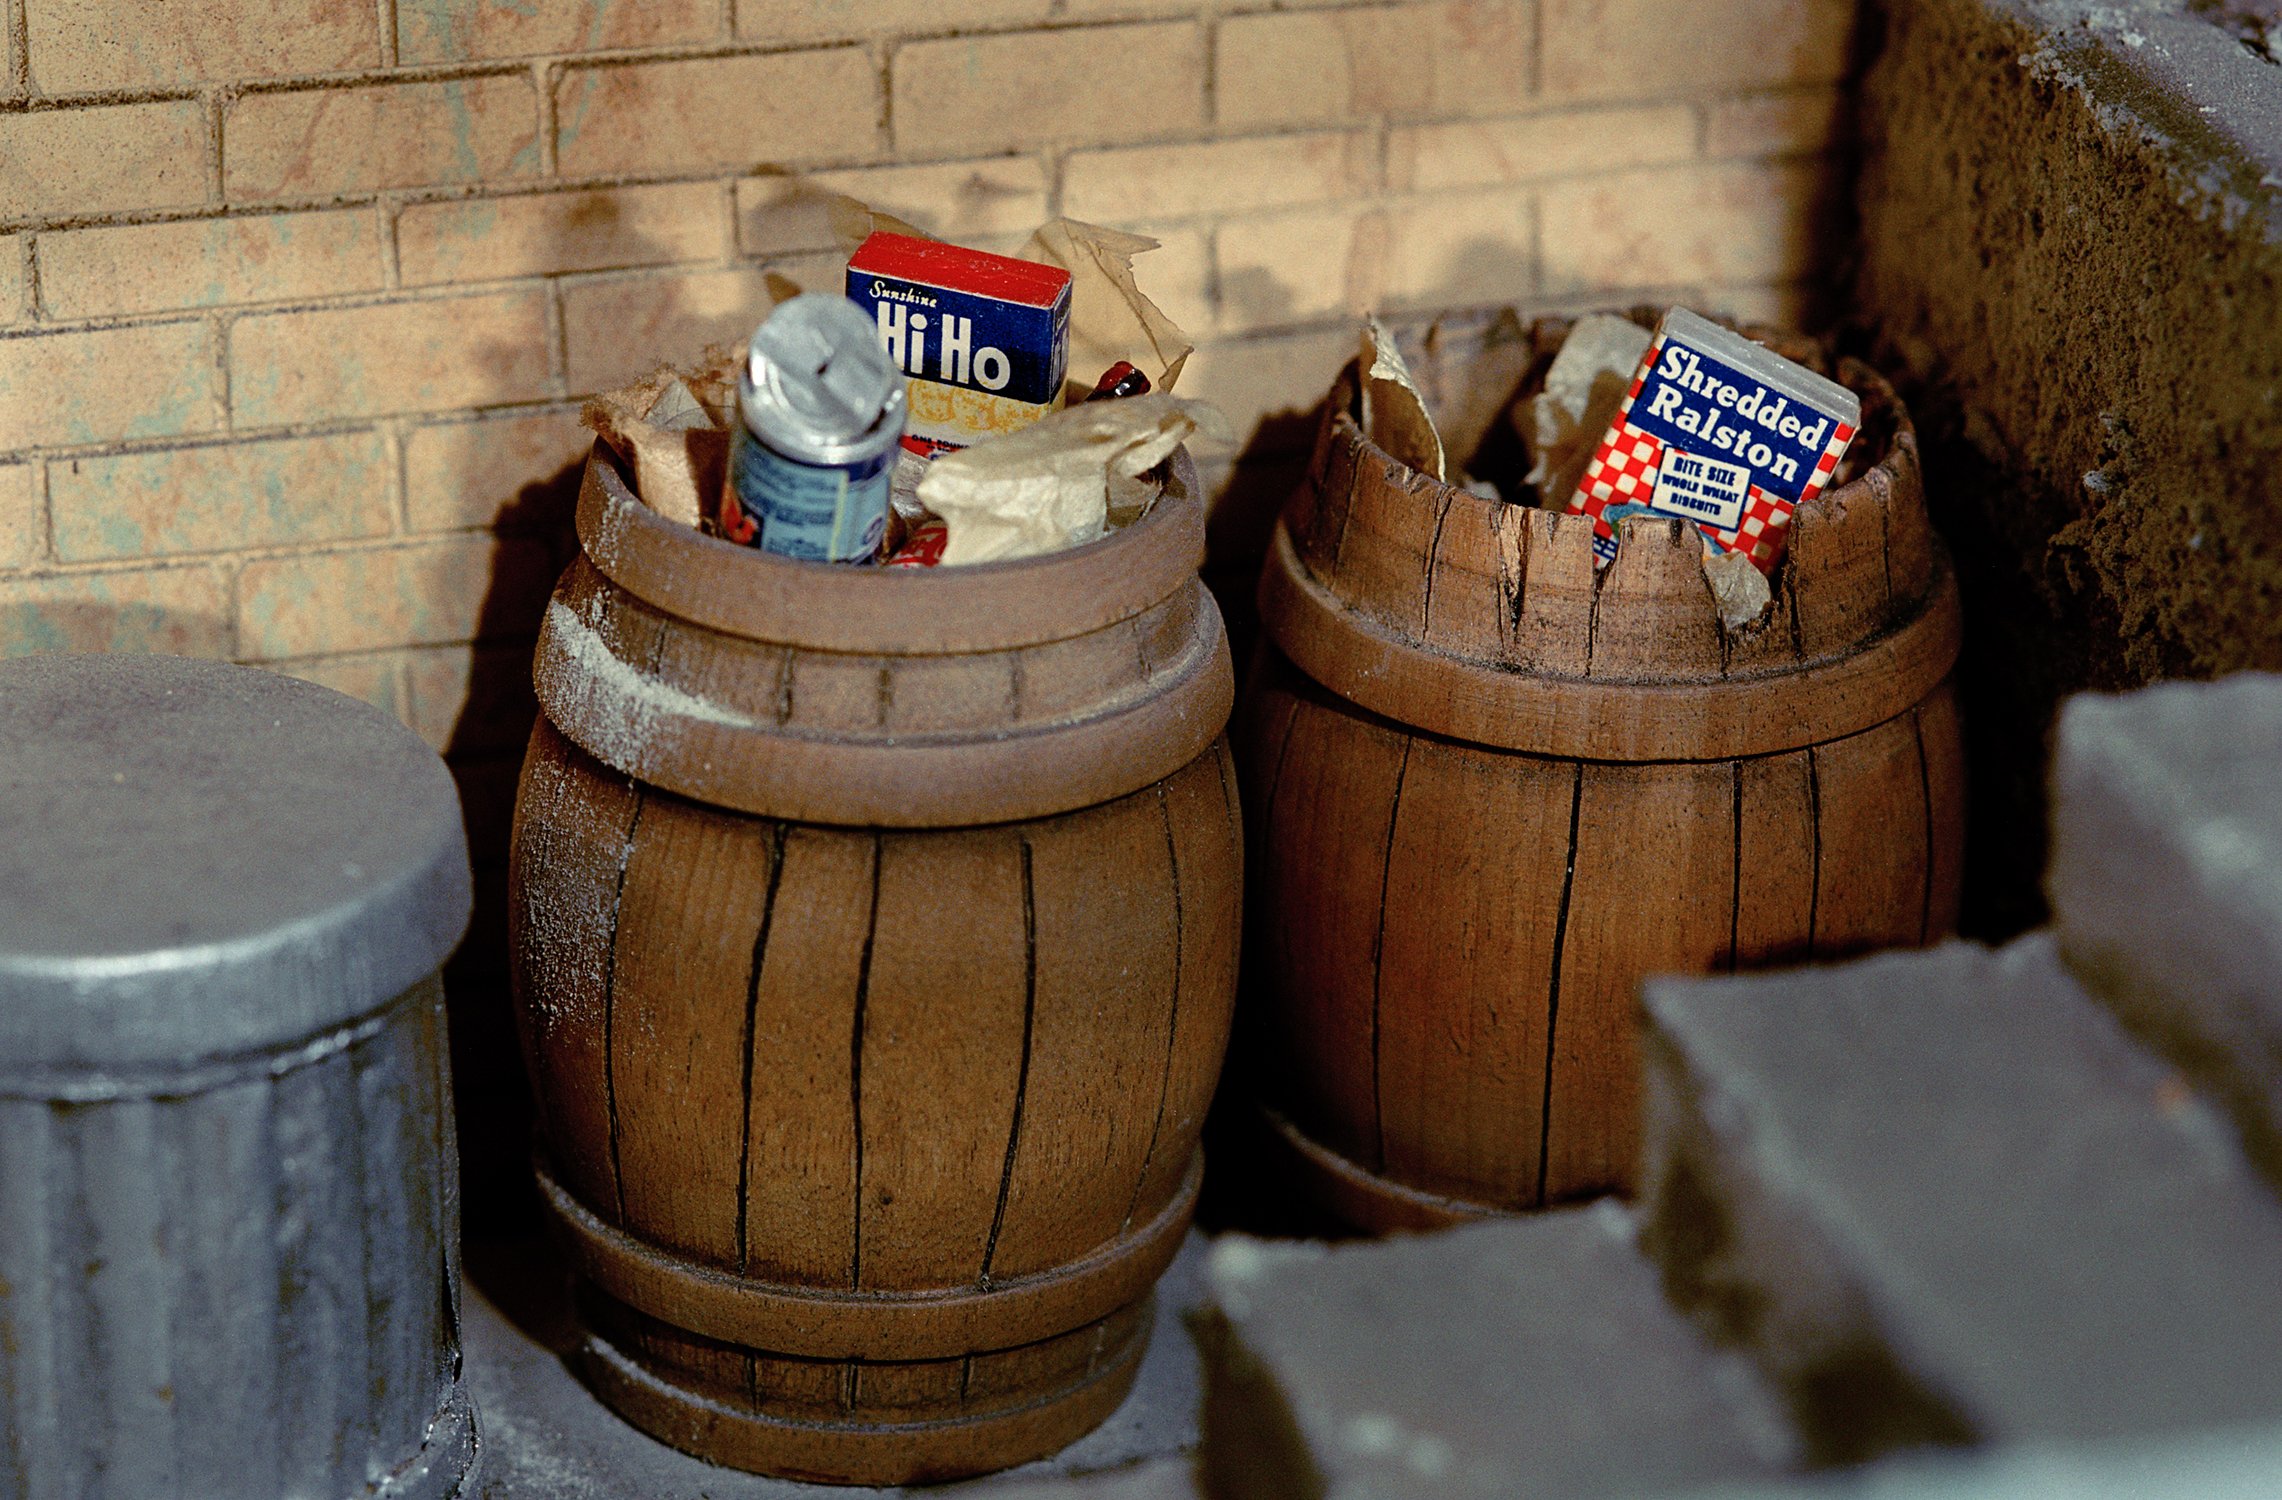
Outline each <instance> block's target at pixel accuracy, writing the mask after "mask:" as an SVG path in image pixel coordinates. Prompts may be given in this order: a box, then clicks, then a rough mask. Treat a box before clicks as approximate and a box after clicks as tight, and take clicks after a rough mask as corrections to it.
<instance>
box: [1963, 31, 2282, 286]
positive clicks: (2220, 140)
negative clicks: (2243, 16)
mask: <svg viewBox="0 0 2282 1500" xmlns="http://www.w3.org/2000/svg"><path fill="white" fill-rule="evenodd" d="M1989 3H1990V4H1991V7H1992V9H1994V10H1996V11H1997V12H1999V13H2000V14H2004V15H2009V16H2010V17H2012V18H2013V19H2014V20H2015V21H2016V22H2018V23H2019V24H2020V25H2021V26H2022V27H2023V28H2025V29H2026V31H2027V33H2028V35H2026V36H2024V37H2023V39H2022V41H2023V46H2022V51H2021V57H2020V60H2021V63H2022V65H2023V66H2024V67H2027V68H2028V69H2029V70H2030V71H2031V72H2033V73H2035V74H2036V75H2038V76H2039V77H2043V78H2047V79H2049V80H2051V81H2052V82H2054V83H2055V84H2058V85H2059V86H2061V87H2063V88H2069V89H2073V90H2075V91H2077V92H2079V93H2081V94H2082V95H2083V96H2084V99H2085V102H2086V104H2087V105H2088V106H2089V107H2090V109H2091V110H2092V113H2093V115H2094V116H2095V117H2096V118H2097V119H2098V120H2099V121H2100V123H2101V124H2102V125H2103V126H2104V127H2105V128H2107V129H2108V130H2109V131H2111V132H2113V133H2117V134H2130V135H2134V136H2137V137H2138V138H2139V139H2141V140H2142V141H2144V142H2146V143H2147V144H2149V145H2151V146H2153V147H2155V148H2157V150H2158V151H2159V152H2160V153H2161V154H2162V155H2163V156H2164V157H2166V158H2167V159H2168V161H2169V163H2170V166H2171V170H2172V173H2173V176H2174V178H2175V182H2176V186H2178V187H2179V189H2180V190H2181V193H2182V198H2181V201H2182V202H2188V203H2195V202H2198V201H2199V202H2200V203H2202V204H2203V205H2204V206H2206V207H2207V208H2208V209H2209V210H2210V211H2212V212H2214V213H2215V214H2216V216H2217V218H2218V220H2219V223H2220V226H2221V227H2222V228H2223V229H2226V230H2228V231H2230V232H2231V231H2232V230H2233V229H2235V228H2236V226H2237V225H2239V224H2240V223H2242V222H2243V221H2244V220H2246V219H2256V220H2258V221H2260V222H2262V223H2263V225H2264V228H2265V233H2266V237H2267V238H2268V239H2269V240H2270V241H2273V242H2277V243H2282V66H2277V65H2276V64H2275V63H2273V62H2269V61H2267V60H2265V59H2263V58H2261V57H2259V56H2257V55H2255V54H2254V53H2252V52H2251V51H2250V49H2249V48H2248V47H2247V46H2246V45H2245V44H2244V43H2243V42H2242V41H2241V40H2240V39H2239V38H2237V37H2236V36H2234V35H2232V34H2231V33H2229V32H2227V31H2226V30H2223V29H2222V28H2220V27H2219V26H2217V25H2215V24H2213V22H2211V21H2210V20H2208V19H2206V18H2205V17H2203V16H2199V15H2195V14H2193V13H2191V12H2188V11H2187V10H2186V9H2185V7H2184V6H2182V5H2178V4H2175V3H2173V4H2151V3H2147V0H2141V3H2140V4H2137V5H2116V4H2091V3H2085V0H1989Z"/></svg>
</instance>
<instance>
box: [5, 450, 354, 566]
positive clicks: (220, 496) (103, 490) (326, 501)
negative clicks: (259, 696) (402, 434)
mask: <svg viewBox="0 0 2282 1500" xmlns="http://www.w3.org/2000/svg"><path fill="white" fill-rule="evenodd" d="M392 489H393V486H392V485H391V484H390V482H389V463H388V444H387V443H386V442H385V441H383V440H382V438H381V436H380V434H378V433H375V432H352V433H340V434H336V435H334V436H330V437H313V438H285V439H280V440H277V441H274V442H257V443H216V444H206V445H203V446H200V447H196V448H169V449H161V450H159V451H156V452H148V453H128V454H120V455H116V456H113V457H108V458H71V459H64V458H59V459H55V460H52V461H51V462H50V463H49V464H48V502H49V505H50V506H51V507H52V509H53V510H54V513H55V550H56V556H57V557H58V558H60V559H61V560H63V561H64V562H100V561H104V560H106V559H110V558H123V557H163V556H166V555H168V554H170V553H177V552H223V551H230V550H233V549H236V548H240V547H268V546H276V545H279V544H282V543H293V542H331V541H341V540H344V539H347V538H350V537H364V536H381V535H384V534H386V532H387V531H388V529H389V517H390V513H391V511H392V509H393V508H394V496H393V495H392V493H391V491H392Z"/></svg>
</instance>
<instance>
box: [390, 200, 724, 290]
mask: <svg viewBox="0 0 2282 1500" xmlns="http://www.w3.org/2000/svg"><path fill="white" fill-rule="evenodd" d="M727 242H728V221H727V217H726V214H725V211H724V205H723V203H722V201H721V188H720V186H719V185H718V184H716V183H710V182H675V183H662V184H659V185H657V186H653V187H624V188H609V189H596V190H594V191H591V192H573V193H524V194H518V195H516V196H513V197H507V198H468V199H461V200H458V201H454V202H450V203H415V204H413V205H412V206H410V207H409V208H406V209H405V210H404V211H403V213H402V214H401V215H399V216H398V218H397V221H396V255H397V263H398V265H399V266H401V267H402V270H403V276H404V283H405V285H407V286H424V285H427V284H429V283H432V282H439V281H459V282H465V281H495V280H501V279H504V278H506V277H510V276H538V275H544V274H546V273H547V272H550V271H602V270H610V269H613V268H616V267H619V266H649V265H659V264H663V263H667V262H671V261H678V260H714V259H718V258H720V257H721V256H723V255H724V254H726V253H727V251H728V243H727Z"/></svg>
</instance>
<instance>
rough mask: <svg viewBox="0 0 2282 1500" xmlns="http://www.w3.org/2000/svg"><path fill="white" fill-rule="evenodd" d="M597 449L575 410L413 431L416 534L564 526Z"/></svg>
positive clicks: (409, 476) (409, 451)
mask: <svg viewBox="0 0 2282 1500" xmlns="http://www.w3.org/2000/svg"><path fill="white" fill-rule="evenodd" d="M593 443H594V434H593V433H591V432H589V431H587V430H586V428H585V427H584V426H582V425H580V423H579V419H578V413H577V412H576V411H575V410H572V409H569V408H563V409H558V410H555V411H546V412H539V413H536V414H532V415H517V416H508V417H482V418H478V419H476V420H475V421H471V422H437V423H433V424H430V425H427V426H421V427H415V428H413V429H411V431H409V432H407V433H406V434H405V435H404V499H405V506H406V511H407V514H408V515H409V516H410V519H411V524H412V529H413V530H414V531H462V530H467V529H470V528H475V527H499V528H506V529H515V528H524V527H530V528H555V527H560V526H561V525H562V524H563V523H565V522H567V521H568V520H569V519H570V513H571V510H570V508H571V506H572V504H574V503H575V502H576V499H577V496H578V467H579V465H580V463H581V462H582V461H583V460H584V459H585V457H586V451H587V449H588V448H590V447H592V446H593ZM566 470H567V471H568V472H567V473H566V472H565V471H566Z"/></svg>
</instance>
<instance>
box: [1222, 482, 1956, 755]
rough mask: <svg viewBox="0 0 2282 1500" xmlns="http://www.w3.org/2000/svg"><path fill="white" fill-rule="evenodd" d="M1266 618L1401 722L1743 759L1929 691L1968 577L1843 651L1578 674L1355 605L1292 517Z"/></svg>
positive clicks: (1584, 751) (1553, 744)
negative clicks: (1415, 633) (1737, 665)
mask: <svg viewBox="0 0 2282 1500" xmlns="http://www.w3.org/2000/svg"><path fill="white" fill-rule="evenodd" d="M1260 606H1261V607H1260V614H1261V621H1262V625H1263V627H1264V628H1265V630H1266V632H1267V634H1268V637H1269V639H1270V640H1272V641H1273V642H1274V643H1275V645H1276V647H1277V649H1279V650H1280V651H1282V652H1283V654H1284V655H1285V656H1286V657H1287V658H1288V659H1289V660H1290V661H1291V663H1292V664H1293V665H1294V666H1296V667H1298V668H1299V669H1300V670H1301V671H1302V672H1305V673H1306V674H1307V675H1308V676H1309V677H1312V678H1313V679H1315V681H1316V682H1318V683H1319V684H1321V685H1322V686H1323V687H1325V688H1327V689H1329V690H1330V691H1331V692H1333V693H1335V694H1337V695H1338V696H1340V697H1342V698H1345V699H1347V700H1348V701H1349V702H1351V703H1354V704H1355V705H1356V706H1358V707H1360V708H1363V709H1367V710H1369V711H1370V712H1372V713H1375V714H1378V715H1380V716H1381V717H1384V718H1387V719H1392V720H1394V721H1396V722H1397V723H1400V724H1404V725H1409V726H1415V727H1416V728H1418V729H1421V730H1424V731H1426V732H1428V733H1431V734H1436V735H1440V736H1443V737H1444V738H1448V739H1454V740H1463V741H1465V742H1467V743H1470V744H1476V745H1482V746H1485V747H1487V748H1489V749H1493V750H1517V751H1526V752H1528V753H1530V754H1534V755H1545V756H1555V757H1559V758H1562V759H1566V760H1588V761H1607V762H1619V763H1624V764H1641V763H1647V762H1653V761H1714V760H1735V759H1739V758H1745V757H1750V756H1759V755H1773V754H1777V753H1780V752H1782V751H1786V750H1799V749H1804V748H1806V747H1807V746H1809V745H1819V744H1823V743H1826V742H1828V741H1830V740H1835V739H1843V738H1845V737H1846V736H1848V735H1852V734H1858V733H1860V732H1861V731H1863V730H1865V729H1871V728H1875V727H1876V726H1878V725H1880V724H1883V723H1885V722H1886V721H1887V720H1888V719H1891V718H1893V717H1894V716H1895V715H1896V714H1898V713H1901V712H1903V711H1904V710H1906V709H1908V708H1910V707H1911V706H1912V705H1914V704H1916V703H1919V702H1921V701H1922V700H1923V699H1924V698H1925V697H1926V696H1927V695H1928V694H1929V693H1931V692H1932V691H1933V690H1934V689H1935V688H1936V687H1938V686H1940V684H1941V681H1942V679H1943V678H1945V677H1947V676H1948V675H1949V672H1950V669H1951V668H1952V667H1954V666H1955V665H1956V663H1957V657H1958V654H1959V652H1960V650H1961V649H1962V648H1963V644H1964V628H1963V613H1962V609H1961V606H1960V603H1959V599H1958V593H1957V577H1956V573H1955V571H1954V570H1953V569H1952V568H1951V566H1950V564H1949V560H1948V558H1947V556H1946V555H1945V554H1942V555H1937V556H1936V558H1935V583H1934V587H1933V590H1932V592H1931V593H1930V594H1929V595H1928V596H1927V597H1926V598H1925V599H1924V600H1923V601H1922V602H1921V603H1920V605H1919V608H1918V611H1917V613H1916V614H1914V615H1913V616H1912V617H1911V618H1910V619H1908V620H1907V621H1905V622H1904V623H1903V624H1901V625H1900V626H1898V627H1896V628H1894V629H1891V630H1888V631H1886V632H1885V633H1883V634H1881V635H1877V636H1873V637H1870V638H1869V639H1868V640H1866V641H1864V642H1863V643H1861V644H1860V645H1859V646H1858V647H1857V649H1855V650H1853V651H1851V652H1849V653H1847V654H1845V655H1841V656H1830V657H1824V658H1822V659H1820V660H1818V661H1812V662H1804V663H1800V664H1798V665H1796V666H1785V667H1778V668H1774V669H1770V670H1766V671H1760V672H1754V673H1751V674H1749V675H1747V676H1742V677H1723V678H1717V679H1712V678H1706V679H1702V680H1698V681H1672V682H1644V681H1639V680H1627V679H1620V678H1610V679H1595V678H1590V677H1567V676H1558V675H1554V674H1551V673H1545V672H1537V671H1530V670H1525V669H1522V668H1519V667H1500V666H1499V665H1498V664H1496V663H1492V662H1484V661H1480V660H1476V659H1472V658H1467V657H1460V656H1455V655H1452V654H1450V653H1448V652H1445V651H1438V650H1436V649H1434V648H1433V647H1431V646H1428V645H1426V644H1423V643H1421V642H1418V641H1414V640H1410V639H1408V638H1405V637H1402V636H1399V635H1396V634H1395V633H1394V632H1392V631H1390V630H1388V629H1386V628H1385V627H1383V626H1381V625H1379V624H1377V623H1376V622H1374V621H1372V620H1370V619H1368V618H1367V617H1365V616H1363V615H1362V614H1360V613H1358V612H1357V611H1355V610H1352V609H1349V608H1348V607H1346V605H1345V604H1344V603H1342V602H1341V601H1340V600H1339V599H1338V598H1337V596H1335V595H1334V594H1332V593H1331V591H1330V590H1329V589H1327V588H1325V587H1324V586H1323V585H1322V584H1321V583H1319V582H1317V581H1316V580H1315V578H1314V577H1313V576H1312V575H1311V574H1310V573H1309V572H1308V570H1307V565H1306V564H1305V563H1303V562H1302V561H1301V560H1300V558H1299V555H1298V552H1297V551H1296V549H1295V548H1294V547H1293V545H1292V540H1291V535H1290V533H1289V532H1288V531H1287V530H1286V529H1285V526H1284V523H1283V521H1281V520H1278V521H1277V522H1276V528H1275V532H1274V536H1273V539H1272V541H1271V544H1270V550H1269V554H1268V566H1267V568H1266V569H1265V570H1264V571H1263V572H1262V574H1261V579H1260Z"/></svg>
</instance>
